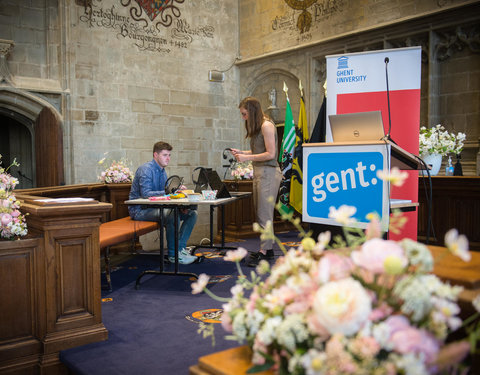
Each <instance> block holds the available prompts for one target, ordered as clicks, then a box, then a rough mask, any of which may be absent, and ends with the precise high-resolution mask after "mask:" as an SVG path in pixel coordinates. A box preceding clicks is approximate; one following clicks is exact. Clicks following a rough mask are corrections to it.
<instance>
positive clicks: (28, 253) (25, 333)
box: [0, 239, 43, 372]
mask: <svg viewBox="0 0 480 375" xmlns="http://www.w3.org/2000/svg"><path fill="white" fill-rule="evenodd" d="M38 252H40V249H39V241H38V240H37V239H24V240H20V241H0V285H1V286H2V287H1V288H0V306H1V308H0V372H1V368H2V363H3V362H4V361H8V360H9V359H11V358H15V357H23V356H27V355H33V354H35V353H37V354H38V353H40V349H41V343H40V340H39V339H38V338H37V337H38V331H39V325H38V319H39V318H41V316H42V315H41V313H40V311H39V309H40V306H41V305H42V304H41V296H38V295H37V291H38V290H39V288H38V284H37V282H36V276H35V275H36V272H35V269H36V267H37V261H36V260H37V257H36V253H38ZM41 290H43V289H41V288H40V291H41Z"/></svg>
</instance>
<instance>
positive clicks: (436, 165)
mask: <svg viewBox="0 0 480 375" xmlns="http://www.w3.org/2000/svg"><path fill="white" fill-rule="evenodd" d="M464 141H465V134H464V133H461V132H459V133H458V134H454V133H449V132H448V131H447V130H445V128H444V127H443V126H442V125H440V124H438V125H435V126H432V127H431V128H426V127H424V126H422V127H421V128H420V145H419V154H420V157H421V158H422V159H423V161H424V162H425V164H427V165H431V166H432V169H431V171H430V175H432V176H435V175H437V174H438V172H439V170H440V166H441V164H442V157H443V156H446V155H448V154H452V153H453V154H456V155H458V154H460V152H462V150H463V146H464ZM424 175H425V174H424Z"/></svg>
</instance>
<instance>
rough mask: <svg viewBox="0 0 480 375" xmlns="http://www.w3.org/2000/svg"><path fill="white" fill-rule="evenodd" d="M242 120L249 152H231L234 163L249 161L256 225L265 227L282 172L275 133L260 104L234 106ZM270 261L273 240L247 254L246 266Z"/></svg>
mask: <svg viewBox="0 0 480 375" xmlns="http://www.w3.org/2000/svg"><path fill="white" fill-rule="evenodd" d="M238 108H239V109H240V114H241V116H242V119H244V120H245V129H246V131H247V135H246V138H250V150H247V151H242V150H237V149H232V154H233V155H234V156H235V158H236V159H237V161H239V162H244V161H249V160H251V161H252V165H253V204H254V207H255V216H256V221H257V223H258V224H259V225H260V226H261V227H262V228H265V226H266V224H267V222H268V221H270V222H271V223H272V225H273V211H274V208H275V207H274V204H275V203H272V202H270V201H269V200H268V198H269V197H272V198H273V201H274V202H275V201H276V199H277V194H278V188H279V186H280V182H281V180H282V172H281V171H280V167H279V166H278V162H277V158H278V155H277V142H278V141H277V130H276V129H275V125H274V124H273V122H272V121H271V120H270V119H269V118H268V117H267V116H266V115H265V114H264V113H263V111H262V107H261V105H260V102H259V101H258V100H257V99H256V98H253V97H250V96H248V97H246V98H245V99H243V100H242V101H241V102H240V105H239V106H238ZM271 258H273V240H271V239H270V240H265V241H261V244H260V250H259V251H258V252H257V253H251V254H250V257H249V259H248V260H247V265H248V266H250V267H256V266H257V265H258V263H259V262H260V260H262V259H271Z"/></svg>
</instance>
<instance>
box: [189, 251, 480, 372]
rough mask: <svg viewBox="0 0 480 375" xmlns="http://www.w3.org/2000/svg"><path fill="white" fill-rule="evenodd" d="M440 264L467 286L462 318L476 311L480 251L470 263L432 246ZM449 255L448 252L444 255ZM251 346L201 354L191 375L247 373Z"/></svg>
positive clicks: (440, 272) (445, 275) (448, 276)
mask: <svg viewBox="0 0 480 375" xmlns="http://www.w3.org/2000/svg"><path fill="white" fill-rule="evenodd" d="M429 249H430V251H431V252H432V255H433V257H434V258H435V259H438V263H436V264H435V267H434V274H435V275H437V276H438V277H440V278H441V279H442V280H443V281H448V282H450V284H454V285H461V286H463V287H464V288H465V289H464V291H463V292H462V293H461V294H460V299H459V305H460V307H461V309H462V317H463V318H465V317H467V316H469V315H471V314H472V313H473V307H472V304H471V302H472V300H473V299H474V298H475V296H477V295H478V294H479V293H480V253H477V252H471V254H472V259H471V260H470V262H464V261H462V260H461V259H460V258H458V257H455V256H453V255H451V254H447V253H446V251H447V250H446V249H445V248H444V247H440V246H429ZM444 254H447V255H444ZM250 356H251V351H250V348H248V347H247V346H246V345H245V346H239V347H236V348H232V349H227V350H223V351H220V352H216V353H213V354H209V355H205V356H203V357H200V358H199V360H198V363H197V364H196V365H194V366H192V367H190V375H244V374H246V371H247V370H248V369H249V368H250V367H251V366H252V364H251V362H250ZM258 374H260V375H273V371H264V372H260V373H258Z"/></svg>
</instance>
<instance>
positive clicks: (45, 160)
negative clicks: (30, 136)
mask: <svg viewBox="0 0 480 375" xmlns="http://www.w3.org/2000/svg"><path fill="white" fill-rule="evenodd" d="M35 159H36V183H37V187H44V186H57V185H65V180H64V173H63V132H62V127H61V123H60V120H59V118H58V117H57V116H56V115H55V113H53V112H52V111H51V110H50V109H49V108H47V107H45V108H43V110H42V111H41V112H40V114H39V115H38V117H37V120H36V121H35Z"/></svg>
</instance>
